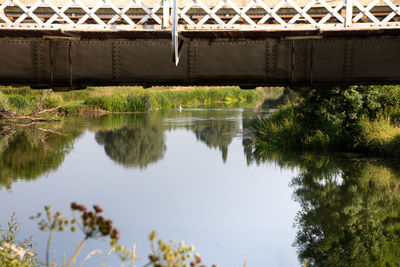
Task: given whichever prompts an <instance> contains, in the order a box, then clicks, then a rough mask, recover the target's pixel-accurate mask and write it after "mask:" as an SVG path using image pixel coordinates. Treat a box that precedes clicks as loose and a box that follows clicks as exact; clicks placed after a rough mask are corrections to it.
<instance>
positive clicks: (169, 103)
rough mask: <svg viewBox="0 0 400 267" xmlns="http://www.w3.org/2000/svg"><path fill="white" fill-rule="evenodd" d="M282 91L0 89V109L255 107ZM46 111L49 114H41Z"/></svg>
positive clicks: (27, 111) (17, 111)
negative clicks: (217, 105)
mask: <svg viewBox="0 0 400 267" xmlns="http://www.w3.org/2000/svg"><path fill="white" fill-rule="evenodd" d="M281 91H282V92H283V89H282V88H278V89H277V88H275V89H269V90H263V89H258V90H241V89H240V88H238V87H183V88H175V87H155V88H151V89H143V88H141V87H103V88H100V87H93V88H88V89H85V90H80V91H71V92H53V91H51V90H31V89H29V88H25V87H23V88H14V87H1V88H0V109H3V110H10V111H12V112H14V113H15V114H17V115H28V114H38V113H39V112H42V113H49V112H53V113H57V112H58V113H59V112H64V113H80V112H88V111H97V112H146V111H149V110H157V109H178V108H179V107H180V106H181V107H183V108H185V107H189V106H196V105H209V104H213V103H227V104H234V103H246V104H247V105H251V106H256V104H257V103H258V102H260V101H262V100H263V99H264V98H265V97H270V98H274V97H279V95H280V94H281V93H282V92H281ZM43 110H44V111H49V112H43Z"/></svg>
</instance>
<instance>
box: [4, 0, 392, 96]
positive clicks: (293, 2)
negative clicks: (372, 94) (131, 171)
mask: <svg viewBox="0 0 400 267" xmlns="http://www.w3.org/2000/svg"><path fill="white" fill-rule="evenodd" d="M399 34H400V0H394V1H393V0H0V84H3V85H29V86H31V87H32V88H53V89H55V90H71V89H79V88H84V87H86V86H89V85H91V86H105V85H143V86H144V87H147V86H152V85H239V86H241V87H242V88H253V87H256V86H291V87H293V88H303V87H305V88H309V87H312V86H331V85H347V84H398V83H400V67H399V62H400V35H399Z"/></svg>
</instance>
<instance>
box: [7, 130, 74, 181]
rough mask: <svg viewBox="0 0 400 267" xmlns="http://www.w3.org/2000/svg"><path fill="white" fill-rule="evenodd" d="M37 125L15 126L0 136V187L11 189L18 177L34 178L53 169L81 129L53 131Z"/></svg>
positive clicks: (59, 163) (62, 158)
mask: <svg viewBox="0 0 400 267" xmlns="http://www.w3.org/2000/svg"><path fill="white" fill-rule="evenodd" d="M41 127H42V128H36V127H17V128H16V129H15V132H13V133H12V134H11V135H9V136H3V137H0V188H1V187H2V186H5V187H6V188H8V189H10V188H11V185H12V183H13V182H16V181H18V180H19V179H23V180H33V179H36V178H37V177H39V176H40V175H43V174H45V173H49V172H51V171H55V170H56V169H57V168H58V167H59V166H60V165H61V163H62V162H63V160H64V157H65V155H66V154H67V153H69V151H70V150H71V149H72V142H73V140H74V139H75V138H76V137H77V136H78V135H80V133H81V131H75V130H70V129H61V131H62V133H56V131H52V130H49V129H44V128H45V127H46V125H44V126H41Z"/></svg>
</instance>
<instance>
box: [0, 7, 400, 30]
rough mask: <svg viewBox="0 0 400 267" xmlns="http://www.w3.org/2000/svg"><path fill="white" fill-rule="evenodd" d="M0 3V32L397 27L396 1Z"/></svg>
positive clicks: (398, 10) (399, 10)
mask: <svg viewBox="0 0 400 267" xmlns="http://www.w3.org/2000/svg"><path fill="white" fill-rule="evenodd" d="M173 1H176V0H161V1H159V0H148V1H147V2H145V1H141V0H101V1H98V0H37V1H31V0H0V29H46V30H55V29H57V30H72V31H74V30H76V31H90V30H95V31H99V30H113V31H114V30H130V31H132V30H143V29H144V30H168V31H170V30H171V27H172V24H173V23H172V19H171V18H172V17H173V14H171V13H173V11H175V12H176V16H177V22H178V23H177V28H178V29H179V30H180V31H182V30H186V31H190V30H213V31H218V30H221V31H222V30H254V29H258V30H307V29H320V30H325V31H326V30H343V29H346V28H347V29H383V28H400V0H394V1H393V0H342V1H329V0H310V1H304V0H278V1H276V0H183V1H178V3H176V8H175V9H173V8H172V7H173V6H174V5H173V4H174V2H173Z"/></svg>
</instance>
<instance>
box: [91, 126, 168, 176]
mask: <svg viewBox="0 0 400 267" xmlns="http://www.w3.org/2000/svg"><path fill="white" fill-rule="evenodd" d="M96 141H97V142H98V143H99V144H101V145H104V149H105V152H106V154H107V155H108V156H109V157H110V158H111V159H112V160H114V161H116V162H118V163H121V164H122V165H124V166H126V167H139V168H146V167H147V165H148V164H150V163H153V162H157V161H158V160H160V159H162V158H163V157H164V154H165V151H166V148H167V147H166V145H165V136H164V132H163V130H162V129H161V128H160V127H155V126H150V125H143V126H138V127H128V126H126V127H122V128H120V129H116V130H101V131H98V132H97V133H96Z"/></svg>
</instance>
